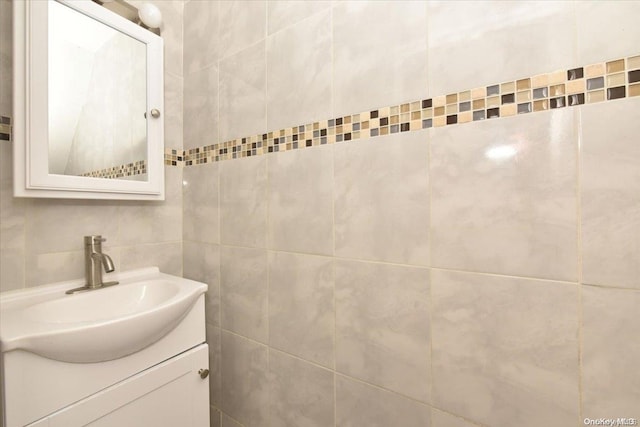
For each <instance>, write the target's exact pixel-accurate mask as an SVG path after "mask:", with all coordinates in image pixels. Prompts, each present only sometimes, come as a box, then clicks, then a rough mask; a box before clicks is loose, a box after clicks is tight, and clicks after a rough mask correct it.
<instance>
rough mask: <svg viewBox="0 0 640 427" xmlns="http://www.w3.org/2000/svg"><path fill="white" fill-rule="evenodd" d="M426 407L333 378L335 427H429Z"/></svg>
mask: <svg viewBox="0 0 640 427" xmlns="http://www.w3.org/2000/svg"><path fill="white" fill-rule="evenodd" d="M429 411H430V409H429V406H427V405H424V404H421V403H418V402H416V401H415V400H411V399H407V398H405V397H402V396H400V395H397V394H395V393H391V392H388V391H386V390H383V389H380V388H377V387H373V386H370V385H367V384H364V383H361V382H359V381H356V380H353V379H350V378H347V377H344V376H342V375H336V427H355V426H367V427H389V426H402V427H429V426H430V425H431V423H430V419H429V418H430V417H429Z"/></svg>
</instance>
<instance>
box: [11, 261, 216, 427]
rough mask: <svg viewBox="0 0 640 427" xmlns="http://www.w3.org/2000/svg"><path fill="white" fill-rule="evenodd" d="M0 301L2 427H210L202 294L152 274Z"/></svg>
mask: <svg viewBox="0 0 640 427" xmlns="http://www.w3.org/2000/svg"><path fill="white" fill-rule="evenodd" d="M112 277H113V278H115V279H116V280H118V281H119V282H120V283H119V284H118V285H115V286H111V287H109V288H105V289H100V290H95V291H89V292H83V293H80V294H74V295H67V294H66V293H65V290H68V289H72V288H75V287H77V286H78V285H79V284H82V283H83V280H77V281H69V282H64V283H58V284H52V285H45V286H41V287H36V288H30V289H23V290H17V291H9V292H6V293H2V294H0V318H1V319H2V322H0V350H1V355H2V357H1V358H0V378H1V379H2V388H1V389H0V391H1V393H0V396H1V397H2V411H0V421H3V422H0V424H2V426H3V427H25V426H29V427H34V426H37V427H81V426H93V427H208V426H209V377H208V369H209V351H208V345H207V344H206V342H205V341H206V334H205V311H204V299H205V292H206V290H207V285H206V284H204V283H200V282H195V281H192V280H188V279H184V278H182V277H175V276H171V275H167V274H163V273H160V272H159V271H158V269H157V268H156V267H151V268H146V269H140V270H133V271H130V272H123V273H119V274H118V275H116V276H112Z"/></svg>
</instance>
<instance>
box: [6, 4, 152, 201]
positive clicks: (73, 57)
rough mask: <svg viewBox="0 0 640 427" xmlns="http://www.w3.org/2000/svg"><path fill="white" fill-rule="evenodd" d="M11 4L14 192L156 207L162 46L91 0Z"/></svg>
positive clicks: (144, 31)
mask: <svg viewBox="0 0 640 427" xmlns="http://www.w3.org/2000/svg"><path fill="white" fill-rule="evenodd" d="M16 3H17V4H15V6H14V20H15V22H16V24H15V25H14V32H15V34H14V40H15V43H16V46H15V47H16V48H15V49H14V55H15V56H16V58H14V59H15V62H14V63H15V64H16V70H15V73H14V76H15V77H14V87H15V90H14V94H15V95H14V98H15V99H14V114H15V118H14V144H15V147H14V153H15V158H14V163H15V165H14V166H15V167H14V171H15V172H14V173H15V175H16V177H15V178H16V179H15V180H14V182H15V188H14V190H15V191H14V193H15V195H16V196H18V197H62V198H108V199H150V200H162V199H163V198H164V152H163V151H164V147H163V140H162V138H163V125H164V124H163V119H162V107H163V103H162V101H163V85H162V80H163V79H162V46H163V45H162V39H161V38H160V37H158V36H157V35H155V34H153V33H151V32H149V31H147V30H145V29H143V28H141V27H139V26H137V25H135V24H134V23H132V22H130V21H128V20H126V19H124V18H122V17H121V16H118V15H116V14H114V13H113V12H110V11H108V10H106V9H104V8H102V7H101V6H99V5H98V4H95V3H93V2H91V1H89V0H75V1H70V0H47V1H41V0H30V1H25V2H16Z"/></svg>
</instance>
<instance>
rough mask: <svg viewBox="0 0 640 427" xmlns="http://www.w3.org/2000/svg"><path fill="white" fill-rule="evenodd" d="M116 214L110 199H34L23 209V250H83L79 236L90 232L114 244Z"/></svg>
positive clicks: (46, 251) (36, 252)
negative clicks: (24, 215)
mask: <svg viewBox="0 0 640 427" xmlns="http://www.w3.org/2000/svg"><path fill="white" fill-rule="evenodd" d="M117 218H118V206H117V205H116V204H115V203H112V202H107V201H100V200H82V201H78V200H60V199H34V200H32V201H31V202H30V206H29V208H28V209H27V212H26V229H25V233H26V235H25V239H26V240H25V242H26V250H27V252H28V253H31V254H43V253H51V252H66V251H83V250H84V241H83V237H84V236H88V235H92V234H101V235H102V237H104V238H106V239H107V244H108V245H109V246H114V245H118V244H119V243H120V239H119V230H118V221H117V220H116V219H117ZM175 240H179V238H176V239H175ZM83 265H84V264H83Z"/></svg>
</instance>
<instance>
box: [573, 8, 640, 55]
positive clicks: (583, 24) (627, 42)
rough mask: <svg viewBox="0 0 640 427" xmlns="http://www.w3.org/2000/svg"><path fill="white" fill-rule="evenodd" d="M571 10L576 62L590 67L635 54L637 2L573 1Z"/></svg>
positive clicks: (638, 30) (638, 33) (638, 31)
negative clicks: (575, 26) (576, 37)
mask: <svg viewBox="0 0 640 427" xmlns="http://www.w3.org/2000/svg"><path fill="white" fill-rule="evenodd" d="M575 10H576V22H577V31H578V63H580V64H592V63H594V62H599V61H603V60H608V59H615V58H618V57H623V56H629V55H636V54H637V53H638V40H640V28H639V27H638V20H637V17H638V16H639V15H640V2H637V1H622V2H616V3H615V4H614V5H612V4H609V3H606V2H594V1H576V2H575ZM594 28H599V29H601V31H594Z"/></svg>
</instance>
